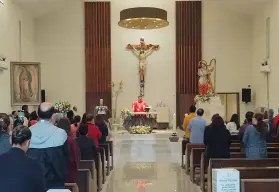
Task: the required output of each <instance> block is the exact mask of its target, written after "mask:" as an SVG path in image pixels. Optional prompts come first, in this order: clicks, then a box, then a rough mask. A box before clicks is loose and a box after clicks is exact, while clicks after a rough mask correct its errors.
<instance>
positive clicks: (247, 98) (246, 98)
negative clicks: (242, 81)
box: [242, 88, 251, 103]
mask: <svg viewBox="0 0 279 192" xmlns="http://www.w3.org/2000/svg"><path fill="white" fill-rule="evenodd" d="M242 102H245V103H249V102H251V89H250V88H245V89H242Z"/></svg>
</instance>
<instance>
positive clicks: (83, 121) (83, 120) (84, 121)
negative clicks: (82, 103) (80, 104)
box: [81, 113, 88, 123]
mask: <svg viewBox="0 0 279 192" xmlns="http://www.w3.org/2000/svg"><path fill="white" fill-rule="evenodd" d="M87 114H88V113H83V115H82V118H81V123H87V120H86V116H87Z"/></svg>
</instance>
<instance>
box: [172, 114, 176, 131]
mask: <svg viewBox="0 0 279 192" xmlns="http://www.w3.org/2000/svg"><path fill="white" fill-rule="evenodd" d="M172 130H173V132H174V133H175V132H176V114H175V113H174V114H173V120H172Z"/></svg>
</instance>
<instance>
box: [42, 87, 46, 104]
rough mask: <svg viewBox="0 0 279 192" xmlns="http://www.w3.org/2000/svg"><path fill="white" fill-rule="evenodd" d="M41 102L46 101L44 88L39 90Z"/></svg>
mask: <svg viewBox="0 0 279 192" xmlns="http://www.w3.org/2000/svg"><path fill="white" fill-rule="evenodd" d="M41 102H42V103H43V102H46V90H44V89H42V90H41Z"/></svg>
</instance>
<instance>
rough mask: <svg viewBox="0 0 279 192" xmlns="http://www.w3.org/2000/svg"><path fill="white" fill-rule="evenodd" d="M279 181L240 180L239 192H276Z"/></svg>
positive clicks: (278, 187)
mask: <svg viewBox="0 0 279 192" xmlns="http://www.w3.org/2000/svg"><path fill="white" fill-rule="evenodd" d="M278 189H279V179H241V192H255V191H256V192H266V191H268V192H278Z"/></svg>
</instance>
